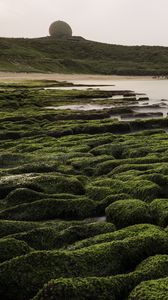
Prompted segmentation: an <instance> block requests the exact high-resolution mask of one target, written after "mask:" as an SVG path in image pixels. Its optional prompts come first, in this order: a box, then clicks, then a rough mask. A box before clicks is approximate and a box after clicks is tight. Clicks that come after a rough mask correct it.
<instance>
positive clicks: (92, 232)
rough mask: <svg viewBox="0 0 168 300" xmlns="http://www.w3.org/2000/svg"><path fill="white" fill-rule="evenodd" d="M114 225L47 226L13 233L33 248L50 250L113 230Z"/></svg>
mask: <svg viewBox="0 0 168 300" xmlns="http://www.w3.org/2000/svg"><path fill="white" fill-rule="evenodd" d="M114 230H115V226H114V225H113V224H111V223H105V222H104V223H98V222H96V223H89V224H81V225H72V226H69V227H68V228H66V229H64V230H61V231H59V230H58V228H54V227H53V228H52V227H49V224H48V226H46V227H42V228H38V229H34V230H31V231H28V232H23V233H19V234H15V235H13V237H14V238H16V239H18V240H23V241H25V242H27V243H28V245H29V246H31V247H32V248H34V249H37V250H51V249H58V248H62V247H66V246H68V245H71V244H72V243H74V242H76V241H80V240H83V239H86V238H88V237H92V236H96V235H99V234H103V233H106V232H113V231H114Z"/></svg>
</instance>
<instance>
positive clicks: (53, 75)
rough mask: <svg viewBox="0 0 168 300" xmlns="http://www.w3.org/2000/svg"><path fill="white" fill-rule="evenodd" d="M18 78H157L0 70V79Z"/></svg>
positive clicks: (59, 79)
mask: <svg viewBox="0 0 168 300" xmlns="http://www.w3.org/2000/svg"><path fill="white" fill-rule="evenodd" d="M20 80H56V81H73V80H75V81H78V80H79V81H80V80H81V81H84V80H114V81H117V80H145V81H146V80H158V79H155V78H153V77H152V76H118V75H97V74H95V75H93V74H62V73H13V72H0V81H3V82H4V81H6V82H13V81H14V82H15V81H20Z"/></svg>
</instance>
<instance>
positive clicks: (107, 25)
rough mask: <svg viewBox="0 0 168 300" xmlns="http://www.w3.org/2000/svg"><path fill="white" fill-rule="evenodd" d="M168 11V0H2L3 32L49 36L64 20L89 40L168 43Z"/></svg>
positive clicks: (0, 18)
mask: <svg viewBox="0 0 168 300" xmlns="http://www.w3.org/2000/svg"><path fill="white" fill-rule="evenodd" d="M167 14H168V0H0V36H5V37H40V36H46V35H48V27H49V25H50V23H51V22H53V21H55V20H64V21H66V22H68V23H69V24H70V25H71V27H72V29H73V34H74V35H81V36H83V37H85V38H87V39H90V40H96V41H101V42H108V43H114V44H126V45H136V44H138V45H142V44H148V45H165V46H168V17H167Z"/></svg>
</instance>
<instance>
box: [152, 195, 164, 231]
mask: <svg viewBox="0 0 168 300" xmlns="http://www.w3.org/2000/svg"><path fill="white" fill-rule="evenodd" d="M150 209H151V213H152V215H153V218H154V220H155V223H156V224H158V225H159V226H162V227H166V226H167V225H168V199H156V200H154V201H153V202H152V203H151V204H150Z"/></svg>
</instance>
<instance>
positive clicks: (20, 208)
mask: <svg viewBox="0 0 168 300" xmlns="http://www.w3.org/2000/svg"><path fill="white" fill-rule="evenodd" d="M94 215H96V204H95V202H94V201H93V200H89V199H87V198H83V199H72V200H71V199H70V200H62V199H61V200H60V199H44V200H38V201H35V202H33V203H29V204H20V205H17V206H14V207H11V208H8V209H6V210H4V211H2V212H0V219H11V220H19V221H21V220H22V221H41V220H52V219H66V220H78V219H79V220H80V219H85V218H89V217H92V216H94Z"/></svg>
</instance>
